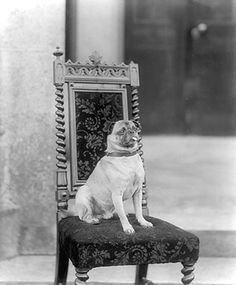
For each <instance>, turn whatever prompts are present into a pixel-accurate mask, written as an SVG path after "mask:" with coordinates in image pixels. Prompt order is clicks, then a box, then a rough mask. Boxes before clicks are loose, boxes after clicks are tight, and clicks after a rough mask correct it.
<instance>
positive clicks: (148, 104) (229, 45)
mask: <svg viewBox="0 0 236 285" xmlns="http://www.w3.org/2000/svg"><path fill="white" fill-rule="evenodd" d="M234 1H235V0H227V1H222V0H214V1H211V0H177V1H176V0H145V1H143V0H129V1H125V3H126V29H125V59H126V61H127V62H128V61H130V60H134V61H136V62H137V63H139V66H140V77H141V88H140V101H141V107H140V109H141V113H142V116H141V117H142V125H143V129H144V132H146V133H172V134H175V133H178V134H200V135H232V134H235V133H236V127H235V124H234V121H235V119H236V112H235V106H236V100H235V97H236V96H235V94H234V93H235V87H234V86H235V84H234V69H235V63H234V48H235V47H234V45H235V44H234V40H235V34H234V25H235V24H234V14H233V11H234V9H233V6H234Z"/></svg>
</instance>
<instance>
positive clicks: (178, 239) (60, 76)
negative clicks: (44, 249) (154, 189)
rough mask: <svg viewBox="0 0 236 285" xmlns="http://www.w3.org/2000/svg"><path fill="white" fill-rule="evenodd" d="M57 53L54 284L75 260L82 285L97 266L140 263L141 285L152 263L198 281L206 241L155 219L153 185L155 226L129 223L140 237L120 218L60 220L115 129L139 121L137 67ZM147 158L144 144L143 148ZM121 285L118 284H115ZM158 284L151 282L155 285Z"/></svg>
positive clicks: (132, 218) (144, 203) (138, 281)
mask: <svg viewBox="0 0 236 285" xmlns="http://www.w3.org/2000/svg"><path fill="white" fill-rule="evenodd" d="M62 55H63V53H62V52H61V51H60V50H59V48H57V50H56V51H55V52H54V56H55V57H56V58H55V61H54V85H55V88H56V102H57V104H56V108H57V111H56V122H57V125H56V129H57V133H56V136H57V141H56V143H57V191H56V200H57V209H58V211H57V255H56V257H57V263H56V277H55V284H56V285H58V284H66V279H67V271H68V262H69V259H70V260H71V261H72V263H73V265H74V266H75V269H76V280H75V284H81V282H82V283H83V282H86V280H87V279H88V275H87V273H88V271H89V270H90V269H92V268H95V267H101V266H116V265H136V266H137V267H136V268H137V270H136V280H135V282H136V283H135V284H139V285H140V284H148V283H149V282H150V281H148V280H147V279H146V274H147V267H148V264H153V263H169V262H172V263H174V262H181V263H182V264H183V269H182V273H183V275H184V276H183V278H182V282H183V284H190V283H191V281H192V280H193V278H194V275H193V270H194V264H195V262H196V261H197V259H198V254H199V240H198V238H197V237H196V236H194V235H193V234H191V233H189V232H187V231H184V230H182V229H180V228H178V227H176V226H174V225H172V224H170V223H168V222H166V221H163V220H160V219H157V218H153V217H151V216H148V215H147V214H148V209H147V193H146V185H145V183H144V185H143V200H142V206H143V211H144V213H146V215H147V216H146V219H147V220H149V221H151V222H152V223H153V225H154V227H153V228H148V229H144V228H142V227H140V226H139V225H138V223H137V221H136V219H135V216H134V215H133V214H130V215H129V220H130V222H131V224H132V225H133V227H134V229H135V234H132V235H127V234H125V233H124V232H123V230H122V227H121V224H120V222H119V220H118V218H112V219H110V220H104V221H102V222H101V223H100V224H98V225H91V224H87V223H85V222H82V221H80V220H79V218H78V217H66V218H63V219H62V218H61V217H60V210H62V209H67V208H68V202H69V200H70V199H73V198H74V197H75V194H76V190H77V189H78V187H80V186H81V185H83V184H84V183H85V181H86V179H87V178H88V176H89V175H90V173H91V172H92V170H93V168H94V167H95V165H96V163H97V161H98V160H99V159H100V158H101V157H102V156H103V155H104V151H105V149H106V137H107V134H108V133H109V130H110V127H111V125H112V124H113V123H114V122H115V121H117V120H120V119H132V120H134V121H136V123H137V124H138V125H140V122H139V108H138V106H139V104H138V90H137V88H138V86H139V73H138V65H137V64H134V63H133V62H131V63H130V64H129V65H125V64H123V63H122V64H120V65H115V64H113V65H107V64H105V63H102V62H101V57H100V56H99V55H98V54H97V53H94V54H93V55H92V56H90V57H89V61H88V62H86V63H84V64H82V63H80V62H75V63H73V62H71V61H67V62H66V63H64V61H63V59H62ZM139 145H140V150H139V154H140V156H141V157H142V156H143V153H142V150H141V148H142V144H141V141H140V142H139ZM112 281H114V280H111V282H112ZM150 284H151V282H150Z"/></svg>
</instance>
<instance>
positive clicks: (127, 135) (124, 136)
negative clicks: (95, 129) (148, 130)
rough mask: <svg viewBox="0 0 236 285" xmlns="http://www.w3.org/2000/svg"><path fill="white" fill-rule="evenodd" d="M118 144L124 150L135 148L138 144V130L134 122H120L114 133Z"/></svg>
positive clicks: (117, 123) (116, 125) (116, 124)
mask: <svg viewBox="0 0 236 285" xmlns="http://www.w3.org/2000/svg"><path fill="white" fill-rule="evenodd" d="M112 135H115V137H116V141H117V144H118V145H119V146H121V147H124V148H133V147H135V146H136V145H137V144H138V139H139V135H138V128H137V127H136V126H135V124H134V123H133V122H132V121H123V120H122V121H118V122H116V123H115V125H114V127H113V131H112Z"/></svg>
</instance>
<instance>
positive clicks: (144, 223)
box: [138, 219, 153, 228]
mask: <svg viewBox="0 0 236 285" xmlns="http://www.w3.org/2000/svg"><path fill="white" fill-rule="evenodd" d="M138 222H139V224H140V225H141V226H142V227H144V228H152V227H153V224H152V223H150V222H148V221H146V220H144V219H143V220H141V221H140V220H139V221H138Z"/></svg>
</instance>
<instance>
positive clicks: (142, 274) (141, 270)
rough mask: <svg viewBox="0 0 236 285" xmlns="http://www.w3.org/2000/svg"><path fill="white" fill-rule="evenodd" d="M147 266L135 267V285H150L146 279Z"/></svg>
mask: <svg viewBox="0 0 236 285" xmlns="http://www.w3.org/2000/svg"><path fill="white" fill-rule="evenodd" d="M147 270H148V264H140V265H137V266H136V277H135V285H152V284H153V283H152V282H151V281H149V280H147V279H146V276H147Z"/></svg>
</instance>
